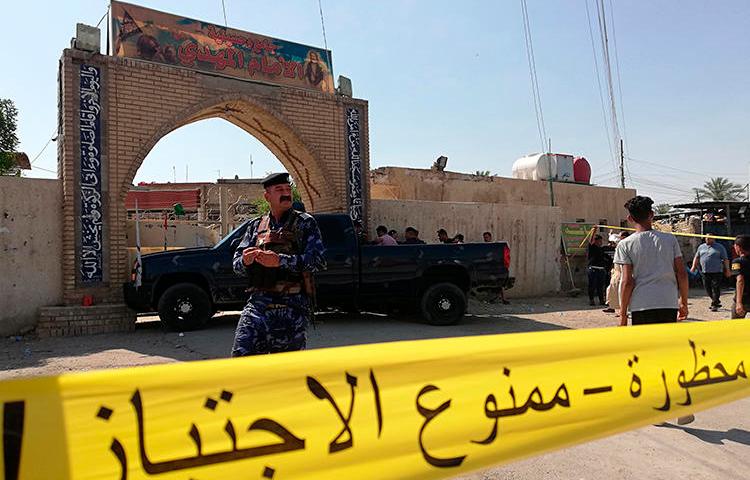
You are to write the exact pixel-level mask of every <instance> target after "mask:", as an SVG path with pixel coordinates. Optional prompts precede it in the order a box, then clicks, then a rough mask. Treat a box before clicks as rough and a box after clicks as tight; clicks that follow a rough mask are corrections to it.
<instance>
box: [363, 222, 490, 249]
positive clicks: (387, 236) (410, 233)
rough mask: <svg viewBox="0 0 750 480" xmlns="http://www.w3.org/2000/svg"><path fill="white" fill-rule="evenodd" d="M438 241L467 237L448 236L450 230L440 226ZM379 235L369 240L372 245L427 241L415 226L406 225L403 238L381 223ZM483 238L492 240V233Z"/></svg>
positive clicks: (487, 240)
mask: <svg viewBox="0 0 750 480" xmlns="http://www.w3.org/2000/svg"><path fill="white" fill-rule="evenodd" d="M436 233H437V243H454V244H455V243H465V237H464V235H463V234H462V233H457V234H456V235H454V236H453V237H450V236H448V231H447V230H446V229H444V228H440V229H439V230H438V231H437V232H436ZM375 234H376V235H377V237H376V238H375V240H373V241H371V242H369V243H371V244H372V245H382V246H391V245H425V244H426V242H425V241H424V240H422V239H420V238H419V230H417V229H416V228H414V227H406V229H405V230H404V235H403V239H401V238H399V234H398V231H396V230H393V229H391V230H389V229H388V227H386V226H385V225H379V226H378V228H376V229H375ZM482 240H483V241H484V242H485V243H490V242H492V233H491V232H484V233H483V234H482Z"/></svg>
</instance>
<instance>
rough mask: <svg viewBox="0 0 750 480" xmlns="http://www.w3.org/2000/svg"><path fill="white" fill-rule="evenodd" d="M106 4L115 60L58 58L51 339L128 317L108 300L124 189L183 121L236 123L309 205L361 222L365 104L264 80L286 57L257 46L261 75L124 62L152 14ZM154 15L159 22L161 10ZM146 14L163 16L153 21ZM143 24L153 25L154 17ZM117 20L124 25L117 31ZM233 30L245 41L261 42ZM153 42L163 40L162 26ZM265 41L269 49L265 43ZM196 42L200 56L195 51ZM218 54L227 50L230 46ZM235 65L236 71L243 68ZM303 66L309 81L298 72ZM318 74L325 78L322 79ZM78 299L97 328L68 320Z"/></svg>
mask: <svg viewBox="0 0 750 480" xmlns="http://www.w3.org/2000/svg"><path fill="white" fill-rule="evenodd" d="M112 8H113V11H112V12H113V13H112V17H113V18H112V28H111V30H110V39H114V40H111V41H112V42H113V44H114V43H117V44H118V45H117V46H116V47H111V48H110V51H114V53H118V52H119V53H120V56H114V55H101V54H98V53H92V52H87V51H84V50H81V49H76V48H74V49H66V50H65V51H64V52H63V55H62V58H61V60H60V71H59V126H58V127H59V133H60V134H61V135H60V139H61V141H59V142H58V164H59V165H58V168H59V172H60V173H59V175H60V179H61V180H62V183H63V212H62V213H63V216H64V221H63V232H62V235H63V282H64V289H63V290H64V302H65V305H67V306H69V308H67V309H65V308H59V307H57V308H46V309H43V311H42V319H41V322H40V327H41V329H42V330H45V331H47V333H49V334H52V335H66V334H81V333H88V332H95V331H107V330H114V329H120V328H128V327H129V325H130V324H131V323H132V321H133V317H132V314H130V313H128V312H127V310H126V309H125V308H124V307H120V306H118V305H120V304H122V301H123V298H122V284H123V283H124V282H125V281H127V280H128V278H129V276H130V265H127V250H126V237H125V235H126V233H125V232H126V209H125V195H126V193H127V191H128V189H129V187H130V185H131V182H132V180H133V177H134V176H135V174H136V171H137V170H138V168H139V167H140V165H141V163H142V161H143V159H144V158H145V157H146V155H148V153H149V151H150V150H151V149H152V148H153V146H154V145H155V144H156V143H157V142H158V141H159V139H161V138H162V137H163V136H164V135H166V134H168V133H169V132H171V131H173V130H175V129H176V128H179V127H181V126H183V125H186V124H189V123H191V122H195V121H198V120H202V119H207V118H213V117H220V118H223V119H225V120H227V121H229V122H231V123H233V124H235V125H237V126H238V127H240V128H242V129H243V130H245V131H247V132H248V133H249V134H251V135H253V136H254V137H256V138H257V139H258V140H260V141H261V142H262V143H263V144H264V145H265V146H266V147H268V149H269V150H271V151H272V152H273V153H274V154H275V155H276V157H277V158H278V159H279V161H281V163H282V164H283V165H284V166H285V167H286V168H287V170H288V171H289V173H290V174H292V177H293V178H294V180H295V181H296V182H297V184H298V186H299V190H300V193H301V195H302V197H303V200H304V201H305V204H306V205H307V206H308V209H309V210H312V211H318V212H320V211H339V212H344V211H349V212H350V213H351V214H352V216H353V217H354V218H357V219H358V220H362V221H363V222H366V221H367V213H366V212H367V211H368V208H367V207H368V204H369V195H368V192H367V186H366V184H365V183H366V182H365V180H366V178H367V177H366V172H367V171H368V170H369V146H368V121H367V119H368V115H367V114H368V111H367V102H366V101H364V100H357V99H353V98H350V97H347V96H343V95H340V94H338V93H333V88H332V79H331V78H329V79H328V80H324V82H322V83H321V84H320V85H322V86H323V88H320V85H318V88H317V89H313V88H307V89H306V88H304V86H303V87H298V86H297V85H296V84H295V83H293V82H290V81H288V79H287V81H284V79H282V78H281V77H282V76H283V75H284V71H281V70H280V72H281V74H280V75H279V77H280V81H279V84H277V85H272V84H269V80H268V78H269V76H270V75H272V74H273V73H275V72H274V70H273V69H272V68H270V67H269V68H266V67H267V66H268V65H270V63H268V62H272V61H277V62H280V63H282V64H284V62H286V65H290V64H291V63H292V62H290V60H289V59H288V58H286V59H285V58H284V57H283V55H282V54H280V53H279V52H278V51H277V52H276V53H275V56H274V55H269V54H268V52H267V51H266V52H263V51H261V55H259V56H258V58H260V60H259V62H260V63H259V65H262V68H263V72H260V71H259V73H266V75H265V76H262V78H261V79H262V80H263V82H262V83H261V82H258V81H254V80H253V78H242V77H243V75H234V76H239V77H241V78H230V77H229V76H227V75H232V73H231V72H229V73H227V71H228V70H229V69H226V70H224V71H222V72H221V74H217V72H215V71H214V72H212V71H201V70H206V68H205V65H204V66H203V67H201V64H200V63H199V62H198V63H196V64H195V65H193V68H185V67H184V66H182V64H184V63H186V62H184V61H183V62H182V64H181V63H180V61H179V60H178V59H174V60H175V63H177V64H176V65H174V64H168V63H169V62H168V61H166V60H165V59H164V57H159V58H158V59H157V58H151V61H146V60H142V59H140V58H127V57H126V56H122V55H123V52H125V55H127V43H128V42H131V43H132V42H136V41H137V42H138V49H139V50H138V53H139V54H142V52H141V50H140V49H141V43H142V42H140V41H138V38H137V37H138V35H136V36H135V37H134V36H133V35H132V29H133V28H134V27H133V26H135V27H136V28H138V26H139V23H138V18H137V15H148V14H149V13H150V14H154V12H153V11H148V10H147V9H141V8H140V7H136V6H130V5H127V4H120V3H119V2H113V7H112ZM123 8H124V9H126V15H127V18H126V21H127V22H131V24H130V25H126V26H123V18H122V16H121V17H117V16H116V13H117V12H118V11H122V9H123ZM118 9H120V10H118ZM144 11H145V12H146V13H143V12H144ZM133 12H135V14H133ZM156 13H157V14H159V15H161V16H162V17H164V16H166V17H167V20H169V17H171V16H169V15H166V14H161V13H160V12H156ZM134 18H135V20H134ZM157 20H160V21H162V23H166V22H165V21H163V18H161V17H157ZM158 23H159V22H156V24H157V26H158ZM143 25H149V26H150V28H154V22H146V23H144V24H143ZM201 25H202V28H204V29H205V28H206V26H208V29H209V30H213V32H214V37H215V36H217V34H216V31H217V30H216V29H220V30H221V32H223V35H224V37H221V38H223V40H224V41H225V42H228V41H229V40H227V39H230V40H232V41H236V39H237V38H242V37H240V35H239V33H244V32H239V33H238V32H237V31H234V30H231V29H226V28H224V27H216V26H213V25H209V24H206V23H203V22H201ZM125 27H128V28H129V29H130V30H128V31H125ZM138 31H139V32H140V33H139V35H140V36H145V35H146V33H147V32H146V30H145V27H144V28H143V29H142V30H141V29H138ZM123 32H125V33H123ZM245 35H247V38H248V40H247V42H248V44H247V45H250V43H249V42H250V41H251V40H249V38H256V37H258V38H265V37H259V36H256V37H253V34H246V33H245ZM149 36H150V35H149ZM209 36H210V35H209ZM219 36H220V35H219ZM193 37H195V35H193ZM159 38H164V35H163V33H162V34H161V36H160V37H159ZM178 38H180V37H178ZM191 38H192V37H191ZM196 38H197V37H196ZM212 38H213V37H212ZM214 40H215V41H218V43H219V44H221V43H222V42H221V40H217V39H216V38H214ZM195 41H196V42H200V41H201V39H200V38H198V40H195ZM256 41H257V39H256ZM266 41H267V40H266ZM276 42H278V43H280V44H282V45H283V46H288V45H292V46H294V45H296V44H289V43H288V42H283V41H276ZM184 43H186V42H183V45H184ZM267 45H274V43H273V40H272V41H271V43H267ZM215 46H216V44H214V47H215ZM180 48H182V47H180ZM197 48H198V51H199V52H200V51H201V50H200V48H202V47H201V46H200V45H199V46H198V47H197ZM205 48H206V49H205V50H203V52H204V53H205V52H209V53H213V55H218V54H219V52H220V50H216V49H213V50H212V49H211V47H210V46H209V47H205ZM310 49H311V50H313V49H312V47H310ZM225 50H226V49H225ZM229 50H232V51H235V52H236V51H238V50H237V45H234V49H232V48H229ZM247 51H248V52H250V53H249V54H246V58H244V59H243V63H247V64H250V63H251V62H253V61H256V60H253V58H254V57H253V55H252V49H250V50H247ZM164 52H165V53H166V52H167V49H166V48H164ZM324 52H325V51H324ZM236 55H237V56H238V58H239V56H241V54H236ZM308 55H309V54H308ZM328 55H330V54H328ZM133 56H137V55H133ZM140 56H143V55H140ZM308 58H309V57H308ZM183 60H184V59H183ZM329 61H330V57H329ZM216 66H217V65H216V64H214V67H216ZM297 67H298V68H297V70H295V71H294V72H296V74H298V77H300V78H301V77H302V76H303V75H304V72H305V63H304V60H303V61H302V62H298V63H297ZM209 70H210V69H209ZM294 72H292V73H294ZM242 73H243V74H244V76H245V77H246V76H247V74H246V71H243V72H242ZM313 73H314V72H313ZM326 73H327V72H326ZM307 74H308V77H309V76H310V71H309V68H308V72H307ZM327 74H328V76H329V77H330V73H327ZM318 81H319V80H318ZM325 81H328V82H329V83H328V84H327V85H326V84H325ZM298 83H299V82H298ZM326 90H328V91H326ZM329 91H330V93H329ZM205 141H206V142H215V143H220V142H221V141H222V140H221V138H206V139H205ZM185 153H186V155H189V152H185ZM205 161H210V159H206V160H205ZM240 161H242V160H241V159H238V162H240ZM88 295H91V296H92V297H93V299H94V302H95V306H96V305H100V309H99V310H101V311H102V312H106V313H105V314H103V316H104V317H107V318H109V319H110V321H109V322H108V325H109V326H108V327H106V328H100V329H96V328H87V327H86V326H85V325H86V322H80V324H79V323H76V322H74V319H73V318H72V317H76V318H75V319H78V318H86V317H85V316H82V315H79V313H80V311H85V312H88V313H90V312H94V311H95V310H97V309H96V308H95V307H94V308H95V310H91V308H92V307H89V309H79V308H73V306H79V305H81V302H82V300H83V298H84V297H86V296H88ZM102 304H106V306H101V305H102ZM115 317H116V318H120V319H121V320H120V321H119V323H115V320H113V318H115ZM59 319H66V321H64V322H60V321H59ZM74 323H76V325H75V326H74V325H73V324H74ZM66 325H67V326H69V328H67V329H66V328H65V326H66Z"/></svg>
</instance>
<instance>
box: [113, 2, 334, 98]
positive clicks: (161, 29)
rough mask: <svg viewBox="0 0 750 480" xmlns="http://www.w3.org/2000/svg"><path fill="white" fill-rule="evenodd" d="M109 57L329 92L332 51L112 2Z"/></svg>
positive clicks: (332, 90) (330, 90) (331, 77)
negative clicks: (136, 59) (163, 64)
mask: <svg viewBox="0 0 750 480" xmlns="http://www.w3.org/2000/svg"><path fill="white" fill-rule="evenodd" d="M110 39H111V40H110V41H111V45H110V54H111V55H114V56H119V57H130V58H138V59H142V60H148V61H151V62H159V63H165V64H168V65H176V66H181V67H188V68H193V69H196V70H202V71H205V72H212V73H221V74H222V75H228V76H231V77H237V78H241V79H244V80H254V81H258V82H264V83H271V84H277V85H288V86H291V87H297V88H304V89H308V90H317V91H322V92H326V93H333V92H334V85H333V74H332V72H333V68H332V64H331V52H330V51H328V50H324V49H320V48H315V47H310V46H307V45H302V44H299V43H293V42H287V41H285V40H279V39H276V38H271V37H266V36H263V35H258V34H255V33H249V32H243V31H241V30H235V29H233V28H227V27H224V26H221V25H215V24H212V23H208V22H203V21H200V20H193V19H192V18H186V17H180V16H177V15H171V14H168V13H164V12H160V11H158V10H152V9H150V8H144V7H141V6H138V5H131V4H128V3H123V2H114V1H113V2H112V7H111V30H110Z"/></svg>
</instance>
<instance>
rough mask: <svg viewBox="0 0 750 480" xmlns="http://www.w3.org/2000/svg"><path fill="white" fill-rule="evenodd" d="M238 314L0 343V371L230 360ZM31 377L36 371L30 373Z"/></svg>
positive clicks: (476, 328) (319, 334)
mask: <svg viewBox="0 0 750 480" xmlns="http://www.w3.org/2000/svg"><path fill="white" fill-rule="evenodd" d="M238 320H239V312H230V313H224V314H221V315H218V316H216V317H214V319H212V321H211V322H210V323H209V324H208V325H207V326H206V328H204V329H202V330H198V331H193V332H184V333H180V332H167V331H164V330H163V329H162V327H161V323H160V322H159V321H155V319H154V318H153V317H151V318H145V319H140V320H139V323H137V324H136V331H135V332H134V333H116V334H102V335H91V336H86V337H68V338H54V339H23V340H21V341H14V340H12V339H2V340H0V365H2V367H1V368H0V370H15V369H27V368H28V369H34V368H38V367H44V366H47V365H50V364H55V365H56V369H55V370H56V371H59V372H64V371H68V370H81V369H84V370H85V369H87V367H86V365H87V363H89V361H88V359H85V358H83V357H90V356H94V357H98V358H96V359H92V360H94V361H93V363H95V364H96V365H98V366H99V367H98V368H108V367H123V366H130V365H142V364H149V363H163V362H168V361H190V360H204V359H211V358H226V357H228V356H229V353H230V350H231V347H232V341H233V338H234V329H235V326H236V324H237V321H238ZM562 329H565V327H562V326H560V325H554V324H550V323H545V322H539V321H534V320H529V319H525V318H521V317H517V316H514V315H511V314H505V313H469V314H467V315H466V317H465V318H464V320H463V321H462V322H461V323H460V324H458V325H451V326H443V327H438V326H432V325H427V324H425V323H424V322H422V321H421V319H420V317H419V316H418V315H415V314H411V315H399V316H398V317H395V318H393V317H388V316H385V315H380V314H374V313H364V314H361V315H354V316H353V315H352V314H349V313H339V312H331V313H321V314H318V315H317V320H316V324H315V326H314V327H313V328H309V329H308V348H310V349H314V348H326V347H339V346H345V345H357V344H367V343H380V342H392V341H400V340H421V339H431V338H447V337H458V336H470V335H491V334H503V333H519V332H538V331H548V330H562ZM28 373H29V374H33V373H34V372H33V371H29V372H28Z"/></svg>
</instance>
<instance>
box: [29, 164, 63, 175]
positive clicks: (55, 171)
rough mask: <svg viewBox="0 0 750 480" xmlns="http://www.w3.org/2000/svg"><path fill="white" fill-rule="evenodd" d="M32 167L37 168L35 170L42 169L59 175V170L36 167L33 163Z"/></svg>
mask: <svg viewBox="0 0 750 480" xmlns="http://www.w3.org/2000/svg"><path fill="white" fill-rule="evenodd" d="M31 168H32V169H35V170H42V171H43V172H49V173H54V174H55V175H57V170H49V169H47V168H42V167H36V166H33V165H32V166H31Z"/></svg>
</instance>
